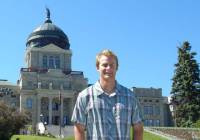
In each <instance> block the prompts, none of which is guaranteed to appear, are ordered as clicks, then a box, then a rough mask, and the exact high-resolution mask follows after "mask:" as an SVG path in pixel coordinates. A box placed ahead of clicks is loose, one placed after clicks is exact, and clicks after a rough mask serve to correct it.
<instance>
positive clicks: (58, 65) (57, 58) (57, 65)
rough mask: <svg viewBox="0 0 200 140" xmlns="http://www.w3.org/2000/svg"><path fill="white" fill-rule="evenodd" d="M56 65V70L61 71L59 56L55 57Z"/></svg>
mask: <svg viewBox="0 0 200 140" xmlns="http://www.w3.org/2000/svg"><path fill="white" fill-rule="evenodd" d="M55 64H56V67H55V68H56V69H59V68H60V58H59V56H56V57H55Z"/></svg>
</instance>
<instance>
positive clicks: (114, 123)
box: [71, 82, 142, 140]
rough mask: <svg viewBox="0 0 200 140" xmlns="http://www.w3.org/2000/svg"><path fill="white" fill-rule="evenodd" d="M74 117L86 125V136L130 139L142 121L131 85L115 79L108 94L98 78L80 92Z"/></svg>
mask: <svg viewBox="0 0 200 140" xmlns="http://www.w3.org/2000/svg"><path fill="white" fill-rule="evenodd" d="M71 121H72V122H73V123H78V124H82V125H83V126H84V127H85V128H86V131H87V140H130V128H131V126H132V125H134V124H136V123H139V122H141V121H142V113H141V109H140V106H139V103H138V101H137V99H136V97H135V94H134V93H133V92H132V91H130V90H129V89H128V88H126V87H123V86H122V85H120V84H118V83H117V82H116V86H115V92H114V93H112V94H110V95H108V94H106V93H105V92H104V91H103V90H102V88H101V86H100V84H99V82H96V83H95V84H94V85H92V86H90V87H88V88H86V89H85V90H83V91H82V92H81V93H79V96H78V98H77V101H76V104H75V107H74V111H73V114H72V119H71Z"/></svg>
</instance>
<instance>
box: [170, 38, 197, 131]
mask: <svg viewBox="0 0 200 140" xmlns="http://www.w3.org/2000/svg"><path fill="white" fill-rule="evenodd" d="M195 55H196V53H195V52H191V46H190V44H189V42H187V41H186V42H184V43H183V44H182V46H181V47H178V62H177V64H175V71H174V76H173V78H172V81H173V83H172V90H171V94H172V104H173V105H174V106H175V112H174V113H175V115H174V119H175V122H176V125H177V126H183V127H190V126H191V125H192V123H194V122H196V121H197V120H198V119H200V89H199V88H198V87H197V86H196V85H199V84H200V78H199V65H198V63H197V61H196V60H195V58H194V57H195Z"/></svg>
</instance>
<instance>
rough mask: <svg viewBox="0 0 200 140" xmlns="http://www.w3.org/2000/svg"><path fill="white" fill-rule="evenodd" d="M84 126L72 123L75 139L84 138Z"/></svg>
mask: <svg viewBox="0 0 200 140" xmlns="http://www.w3.org/2000/svg"><path fill="white" fill-rule="evenodd" d="M84 130H85V129H84V126H83V125H81V124H75V125H74V135H75V140H85V132H84Z"/></svg>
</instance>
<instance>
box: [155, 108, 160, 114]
mask: <svg viewBox="0 0 200 140" xmlns="http://www.w3.org/2000/svg"><path fill="white" fill-rule="evenodd" d="M155 115H160V107H159V106H155Z"/></svg>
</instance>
